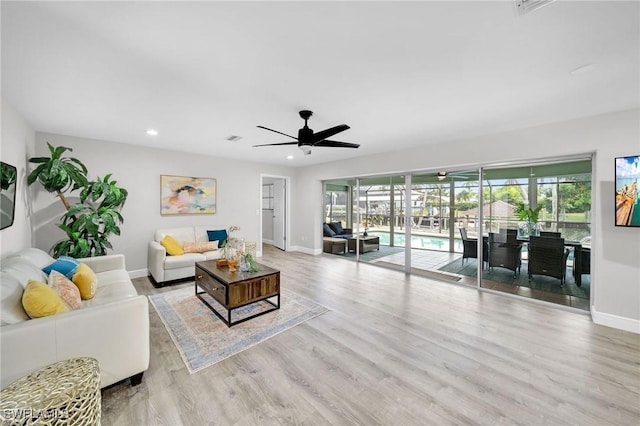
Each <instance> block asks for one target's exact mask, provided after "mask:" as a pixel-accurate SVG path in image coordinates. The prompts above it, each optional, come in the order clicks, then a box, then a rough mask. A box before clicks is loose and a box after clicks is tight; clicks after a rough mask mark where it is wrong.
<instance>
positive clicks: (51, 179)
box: [27, 142, 88, 210]
mask: <svg viewBox="0 0 640 426" xmlns="http://www.w3.org/2000/svg"><path fill="white" fill-rule="evenodd" d="M47 146H48V147H49V151H50V152H51V157H34V158H30V159H29V162H30V163H35V164H39V165H38V167H36V168H35V169H34V170H33V171H32V172H31V173H29V177H28V178H27V183H28V184H29V185H32V184H33V183H34V182H35V181H36V180H38V181H39V182H40V183H41V184H42V186H43V187H44V189H46V190H47V191H48V192H55V193H56V194H57V195H58V197H59V198H60V201H61V202H62V204H64V207H65V208H66V209H67V210H69V208H70V205H69V202H68V201H67V198H66V197H65V196H64V193H65V192H67V191H69V190H71V191H74V190H76V189H79V188H82V187H85V186H87V184H88V179H87V167H86V166H85V165H84V164H82V162H81V161H80V160H78V159H77V158H67V157H63V156H62V154H64V153H65V152H66V151H73V150H72V149H71V148H67V147H64V146H59V147H54V146H52V145H51V144H50V143H49V142H47Z"/></svg>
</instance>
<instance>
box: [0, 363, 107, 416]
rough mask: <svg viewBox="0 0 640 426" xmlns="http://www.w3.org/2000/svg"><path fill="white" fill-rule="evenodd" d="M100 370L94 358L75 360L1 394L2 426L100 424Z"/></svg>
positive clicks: (32, 376)
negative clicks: (24, 425)
mask: <svg viewBox="0 0 640 426" xmlns="http://www.w3.org/2000/svg"><path fill="white" fill-rule="evenodd" d="M100 414H101V394H100V370H99V367H98V361H96V360H95V359H93V358H73V359H69V360H65V361H60V362H56V363H55V364H51V365H49V366H48V367H44V368H42V369H40V370H38V371H34V372H33V373H31V374H29V375H28V376H25V377H23V378H21V379H18V380H17V381H15V382H13V383H12V384H10V385H9V386H7V387H6V388H4V389H3V390H2V391H0V424H2V425H23V424H29V425H31V424H33V425H74V426H75V425H99V424H100Z"/></svg>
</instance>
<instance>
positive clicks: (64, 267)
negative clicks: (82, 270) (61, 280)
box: [42, 256, 80, 279]
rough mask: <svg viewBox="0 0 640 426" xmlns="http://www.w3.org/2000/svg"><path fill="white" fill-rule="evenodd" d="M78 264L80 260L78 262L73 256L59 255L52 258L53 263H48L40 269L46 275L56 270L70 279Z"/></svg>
mask: <svg viewBox="0 0 640 426" xmlns="http://www.w3.org/2000/svg"><path fill="white" fill-rule="evenodd" d="M79 264H80V262H78V261H77V260H76V259H74V258H73V257H69V256H60V257H59V258H57V259H56V260H54V261H53V263H50V264H49V265H47V266H45V267H44V268H42V271H43V272H44V273H45V274H47V275H49V274H50V273H51V271H58V272H60V273H61V274H62V275H64V276H65V277H67V278H69V279H71V278H73V275H74V274H75V273H76V270H77V269H78V265H79Z"/></svg>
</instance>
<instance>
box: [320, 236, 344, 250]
mask: <svg viewBox="0 0 640 426" xmlns="http://www.w3.org/2000/svg"><path fill="white" fill-rule="evenodd" d="M322 251H323V252H325V253H331V254H339V253H345V252H346V251H347V240H345V239H344V238H331V237H323V238H322Z"/></svg>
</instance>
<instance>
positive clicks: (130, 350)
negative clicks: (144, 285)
mask: <svg viewBox="0 0 640 426" xmlns="http://www.w3.org/2000/svg"><path fill="white" fill-rule="evenodd" d="M78 261H79V262H83V263H86V264H87V265H88V266H89V267H90V268H91V269H92V270H93V271H94V272H95V274H96V276H97V278H98V282H97V288H96V293H95V295H94V297H93V298H92V299H90V300H85V301H83V302H82V307H80V308H79V309H76V310H72V311H70V312H65V313H59V314H56V315H51V316H46V317H42V318H34V319H29V317H28V316H27V314H26V312H25V311H24V310H23V309H22V302H21V300H22V293H23V290H24V287H25V286H26V284H27V282H28V281H29V280H30V279H32V280H37V281H42V282H47V275H46V274H45V273H44V272H42V268H43V267H44V266H46V265H49V264H50V263H51V262H53V258H52V257H51V256H49V255H48V254H47V253H46V252H44V251H42V250H40V249H36V248H27V249H24V250H22V251H20V252H18V253H16V254H14V255H10V256H8V257H5V258H3V259H2V265H1V272H0V273H1V278H0V279H1V286H2V288H1V292H0V295H1V308H2V311H1V317H2V325H1V326H0V345H1V354H2V363H1V370H0V378H1V383H0V386H1V387H2V388H4V387H6V386H7V385H9V384H10V383H12V382H14V381H15V380H17V379H19V378H20V377H22V376H25V375H27V374H29V373H31V372H33V371H35V370H38V369H40V368H42V367H45V366H47V365H49V364H52V363H55V362H57V361H61V360H65V359H69V358H75V357H92V358H95V359H97V360H98V363H99V365H100V379H101V387H105V386H109V385H111V384H113V383H116V382H119V381H121V380H124V379H127V378H131V384H132V385H135V384H138V383H140V381H141V380H142V374H143V373H144V371H145V370H147V368H148V367H149V354H150V352H149V303H148V300H147V297H146V296H141V295H138V293H137V292H136V289H135V287H134V286H133V283H132V282H131V279H130V278H129V274H128V273H127V270H126V268H125V259H124V256H123V255H107V256H99V257H93V258H85V259H78Z"/></svg>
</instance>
